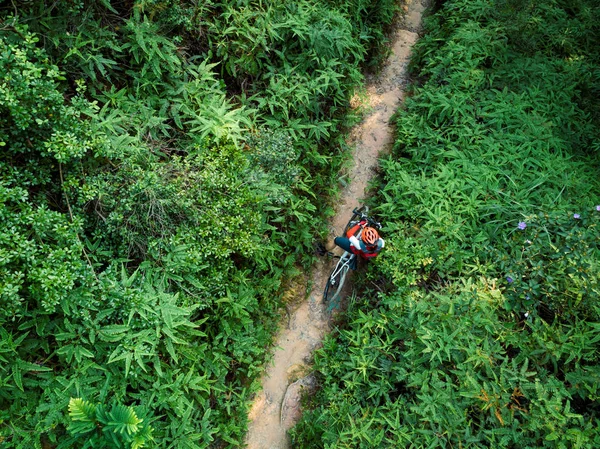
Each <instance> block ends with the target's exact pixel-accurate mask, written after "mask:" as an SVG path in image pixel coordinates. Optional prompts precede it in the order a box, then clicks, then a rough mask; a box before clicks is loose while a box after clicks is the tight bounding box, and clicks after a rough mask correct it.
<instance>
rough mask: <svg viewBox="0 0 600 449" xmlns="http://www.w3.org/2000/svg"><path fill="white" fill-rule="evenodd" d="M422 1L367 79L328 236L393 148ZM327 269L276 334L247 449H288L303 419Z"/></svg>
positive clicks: (410, 9)
mask: <svg viewBox="0 0 600 449" xmlns="http://www.w3.org/2000/svg"><path fill="white" fill-rule="evenodd" d="M425 2H426V0H407V1H406V3H405V6H404V10H405V15H404V16H403V17H401V18H400V19H399V22H400V23H399V24H398V29H397V31H396V32H395V33H394V36H393V38H392V40H391V50H392V52H391V54H390V57H389V58H388V61H387V62H386V64H385V67H384V68H383V70H382V71H381V73H380V74H379V75H378V76H377V77H374V78H373V79H370V80H368V83H367V84H368V87H367V98H368V102H369V106H370V109H371V112H370V113H369V114H368V115H367V116H366V117H365V118H364V120H363V121H362V123H360V124H359V125H357V126H356V127H355V128H354V129H353V131H352V132H351V135H350V141H351V143H352V144H353V146H354V151H353V161H354V166H353V167H352V168H350V169H349V173H348V175H349V179H350V180H351V183H350V184H349V185H348V186H347V187H346V188H345V189H344V191H343V192H342V194H341V198H340V201H339V206H338V208H337V210H338V213H337V214H336V216H335V218H334V219H333V220H332V223H331V226H330V234H331V236H335V235H338V234H339V233H341V232H342V229H343V228H344V226H345V224H346V222H347V221H348V220H349V219H350V216H351V215H352V210H353V209H354V208H355V207H357V206H359V204H361V199H362V198H363V197H364V195H365V189H366V187H367V184H368V182H369V180H370V179H371V178H372V177H373V176H374V175H375V170H376V169H377V165H378V158H379V155H380V154H382V153H383V152H386V151H388V150H389V149H390V147H391V145H392V144H393V126H391V124H390V123H389V121H390V118H391V116H392V114H394V112H396V110H397V109H398V106H399V105H400V103H401V102H402V100H403V99H404V88H405V86H406V83H407V74H406V66H407V64H408V60H409V57H410V52H411V48H412V46H413V44H414V43H415V42H416V40H417V37H418V34H417V32H418V31H419V30H420V27H421V17H422V14H423V11H424V4H425ZM330 265H331V262H329V261H325V260H320V261H319V262H317V263H316V264H315V266H314V268H313V273H312V277H311V280H312V291H311V293H310V295H309V298H308V299H307V300H304V301H301V302H300V303H299V304H296V305H295V306H294V307H295V308H294V310H291V311H289V321H288V323H287V326H284V327H282V328H281V329H280V330H279V332H278V334H277V336H276V339H275V341H276V343H275V348H274V356H273V361H272V362H271V364H270V365H269V366H268V367H267V370H266V372H265V374H264V375H263V378H262V387H263V389H262V391H261V392H260V393H259V394H257V396H256V398H255V400H254V402H253V404H252V407H251V410H250V413H249V416H248V417H249V421H250V423H249V426H248V434H247V435H246V447H247V448H248V449H289V448H290V442H289V437H288V435H287V431H288V430H289V429H290V428H291V427H292V426H293V425H294V424H295V423H296V422H297V421H298V419H299V418H300V416H301V409H300V394H301V390H302V389H303V388H311V387H312V385H313V383H314V380H313V378H312V376H310V375H309V376H306V374H307V371H308V368H307V366H308V364H309V363H310V361H311V358H312V353H313V351H314V350H315V349H317V348H319V347H320V346H321V342H322V340H323V337H324V336H325V334H326V333H327V332H328V331H329V321H328V319H327V316H326V314H325V310H324V308H323V306H322V305H321V296H322V292H323V288H324V287H325V280H326V277H327V275H328V274H329V271H330V269H331V267H330ZM299 291H301V292H303V291H304V290H302V289H299ZM302 299H303V298H300V300H302Z"/></svg>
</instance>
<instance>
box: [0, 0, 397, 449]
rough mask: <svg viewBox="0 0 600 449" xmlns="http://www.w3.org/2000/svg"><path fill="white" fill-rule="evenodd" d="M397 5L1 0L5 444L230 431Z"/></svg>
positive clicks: (217, 435)
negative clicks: (351, 103) (357, 92)
mask: <svg viewBox="0 0 600 449" xmlns="http://www.w3.org/2000/svg"><path fill="white" fill-rule="evenodd" d="M394 10H395V5H394V2H393V1H391V0H378V1H375V2H372V1H362V0H357V1H345V0H328V1H321V2H313V1H311V0H299V1H291V2H277V1H253V0H240V1H233V0H223V1H219V0H209V1H201V2H195V1H175V0H165V1H159V0H148V1H131V0H102V1H91V0H90V1H87V0H76V1H72V0H58V1H43V0H28V1H24V2H4V3H3V4H2V5H1V6H0V19H1V20H2V22H1V23H0V74H1V76H0V220H1V223H2V225H1V226H0V446H2V447H3V448H27V449H29V448H33V447H36V448H41V447H43V448H71V447H74V448H75V447H97V448H99V447H107V448H108V447H110V448H115V447H123V448H125V447H127V448H130V447H131V448H136V447H142V446H143V447H152V446H156V447H161V448H205V447H239V445H240V442H241V439H242V438H243V435H244V433H245V426H246V419H247V418H246V416H247V413H246V412H247V409H246V408H247V405H248V401H249V398H250V397H251V395H252V394H253V392H254V391H256V388H257V383H256V377H257V375H258V374H259V373H260V371H261V366H262V365H263V363H264V360H265V357H266V351H265V348H266V347H268V346H269V345H270V342H271V335H272V331H273V327H274V325H275V323H276V321H277V319H276V318H277V310H278V306H279V297H280V293H281V284H282V282H284V281H285V279H286V278H288V277H290V276H293V275H294V274H295V273H297V272H298V269H299V267H302V266H307V264H308V263H310V261H311V257H312V253H313V248H312V245H313V241H314V239H315V237H316V236H318V234H319V233H320V232H322V231H324V230H325V229H326V227H325V226H320V225H321V224H322V223H324V221H325V219H326V217H327V216H328V215H330V214H331V213H332V212H331V208H330V207H329V206H328V204H329V203H328V200H327V198H330V197H331V196H332V195H333V194H334V193H335V188H336V187H335V184H336V182H335V181H336V175H337V173H338V170H339V168H340V166H341V164H342V163H343V161H344V158H345V157H346V156H345V155H344V150H345V147H344V141H343V134H342V131H343V130H344V129H345V127H346V126H348V124H349V123H351V121H352V116H351V115H350V114H349V111H348V109H347V105H348V100H349V98H350V97H351V96H352V94H353V92H354V89H355V88H356V86H358V85H360V83H361V81H362V75H361V70H362V69H363V68H364V67H365V66H366V65H367V64H369V63H376V62H377V58H378V55H380V54H382V53H381V46H382V45H383V43H384V37H383V36H384V34H383V33H384V31H385V28H386V27H387V26H389V24H390V22H391V20H392V16H393V13H394ZM69 415H70V416H69Z"/></svg>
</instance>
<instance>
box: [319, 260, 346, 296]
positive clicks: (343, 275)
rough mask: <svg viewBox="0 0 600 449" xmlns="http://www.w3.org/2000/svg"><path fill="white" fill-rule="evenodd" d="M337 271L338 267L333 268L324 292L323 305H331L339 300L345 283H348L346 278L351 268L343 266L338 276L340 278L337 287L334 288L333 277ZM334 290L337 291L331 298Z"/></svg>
mask: <svg viewBox="0 0 600 449" xmlns="http://www.w3.org/2000/svg"><path fill="white" fill-rule="evenodd" d="M336 269H337V265H336V266H335V267H334V268H333V270H331V273H330V274H329V277H328V278H327V284H325V290H323V303H330V302H332V301H334V300H336V299H337V298H338V296H339V295H340V293H341V292H342V288H343V287H344V282H346V276H347V275H348V271H349V270H350V267H349V266H348V265H344V266H342V268H341V270H340V273H339V275H338V276H337V277H339V279H338V283H337V286H333V285H332V284H331V277H332V276H333V273H335V270H336ZM332 288H333V289H334V290H335V292H334V293H333V295H332V296H331V297H329V293H330V289H332Z"/></svg>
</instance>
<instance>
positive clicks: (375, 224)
mask: <svg viewBox="0 0 600 449" xmlns="http://www.w3.org/2000/svg"><path fill="white" fill-rule="evenodd" d="M352 213H354V214H356V215H360V218H361V220H366V221H367V223H368V224H369V225H371V226H372V227H374V228H377V229H381V223H379V222H378V221H375V220H373V219H372V218H371V217H369V216H368V215H367V214H364V213H362V212H361V211H360V210H359V209H358V208H354V210H353V211H352Z"/></svg>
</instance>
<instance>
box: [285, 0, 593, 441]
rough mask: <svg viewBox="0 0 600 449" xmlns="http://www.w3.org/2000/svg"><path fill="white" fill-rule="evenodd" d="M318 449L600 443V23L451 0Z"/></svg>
mask: <svg viewBox="0 0 600 449" xmlns="http://www.w3.org/2000/svg"><path fill="white" fill-rule="evenodd" d="M437 7H438V9H439V10H438V11H437V12H436V13H434V14H432V15H431V16H430V17H429V18H428V20H427V26H426V34H425V36H424V37H423V38H422V39H421V40H420V41H419V42H418V43H417V46H416V52H415V55H414V56H413V60H412V63H411V64H412V73H413V76H414V79H415V80H416V81H415V85H414V86H413V89H412V93H411V96H410V98H408V99H407V101H406V103H405V105H404V107H403V109H402V110H401V111H399V113H398V115H397V141H396V145H395V148H394V151H393V154H392V155H391V156H390V157H389V158H388V159H387V160H385V161H383V162H382V166H383V175H382V179H381V180H380V184H378V185H377V186H376V187H377V189H376V192H375V195H374V199H373V204H374V206H376V210H377V212H378V214H379V217H380V219H381V221H383V222H384V223H385V225H386V226H385V231H386V236H388V242H389V245H386V251H385V253H384V254H382V255H381V256H380V257H379V259H378V261H377V264H374V265H373V266H371V267H370V268H371V269H370V270H369V271H368V272H367V273H366V274H365V275H364V279H363V282H362V284H363V292H362V294H361V295H359V297H358V298H355V299H354V300H353V301H351V303H350V305H349V310H348V314H347V316H346V317H345V321H344V324H343V325H340V329H339V331H338V332H336V333H335V334H334V335H332V336H331V337H330V338H328V339H327V341H326V343H325V345H324V348H323V349H322V350H320V351H319V352H318V353H317V354H316V356H315V369H316V372H317V375H318V378H319V380H320V389H319V391H318V393H317V395H316V396H315V397H314V398H311V401H310V403H309V407H310V408H311V410H310V411H309V412H307V413H305V415H304V417H303V420H302V421H301V422H300V424H299V425H298V426H297V427H296V428H295V430H294V435H293V439H294V443H293V445H294V447H302V448H353V449H356V448H374V447H377V448H384V447H389V448H398V447H406V448H409V447H410V448H433V447H446V448H476V447H477V448H483V447H491V448H539V447H548V448H592V447H599V446H600V431H599V429H600V396H599V390H598V385H600V383H599V381H600V351H599V350H598V347H599V346H598V343H599V342H600V303H599V300H600V285H599V278H600V243H599V237H598V236H599V231H600V177H599V176H598V173H599V170H600V164H599V159H598V156H599V150H600V140H599V138H598V135H599V134H598V129H600V102H599V98H600V52H599V49H600V45H599V44H600V40H599V39H600V28H599V27H598V24H599V23H600V22H599V19H600V8H599V6H598V3H597V2H595V1H587V0H579V1H574V2H572V1H569V2H566V1H560V0H543V1H537V0H528V1H511V0H494V1H471V0H448V1H447V2H445V3H444V4H443V5H442V4H440V5H437Z"/></svg>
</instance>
